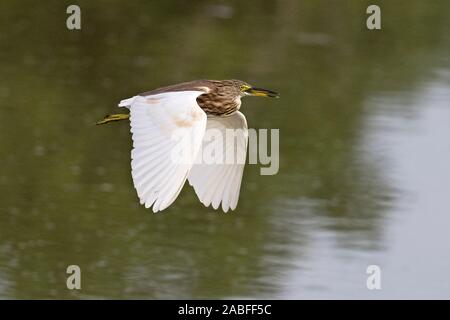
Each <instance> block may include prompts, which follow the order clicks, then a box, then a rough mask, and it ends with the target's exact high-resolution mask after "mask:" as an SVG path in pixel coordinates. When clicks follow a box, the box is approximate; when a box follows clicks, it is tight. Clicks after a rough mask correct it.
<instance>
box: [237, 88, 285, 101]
mask: <svg viewBox="0 0 450 320" xmlns="http://www.w3.org/2000/svg"><path fill="white" fill-rule="evenodd" d="M245 92H246V93H248V94H249V95H251V96H255V97H270V98H279V97H280V96H279V95H278V93H276V92H275V91H271V90H267V89H261V88H254V87H252V88H249V89H247V90H245Z"/></svg>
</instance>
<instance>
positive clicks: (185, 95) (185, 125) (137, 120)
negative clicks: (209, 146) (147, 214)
mask: <svg viewBox="0 0 450 320" xmlns="http://www.w3.org/2000/svg"><path fill="white" fill-rule="evenodd" d="M202 93H203V92H200V91H180V92H168V93H161V94H156V95H151V96H145V97H143V96H135V97H133V98H130V99H126V100H123V101H121V103H120V104H119V106H124V107H129V109H130V122H131V132H132V136H133V150H132V151H131V159H132V160H131V173H132V176H133V183H134V187H135V188H136V191H137V194H138V196H139V199H140V200H141V204H145V207H146V208H149V207H150V206H152V205H153V212H157V211H161V210H164V209H165V208H167V207H168V206H169V205H170V204H171V203H172V202H173V201H175V199H176V198H177V196H178V194H179V193H180V191H181V189H182V187H183V185H184V183H185V181H186V178H187V176H188V173H189V170H190V169H191V167H192V164H193V162H194V160H195V157H196V155H197V153H198V150H199V148H200V146H201V142H202V139H203V135H204V132H205V127H206V114H205V113H204V112H203V110H202V109H201V108H200V107H199V106H198V104H197V101H196V98H197V97H198V96H199V95H200V94H202ZM180 138H182V140H180ZM181 156H184V158H182V157H181Z"/></svg>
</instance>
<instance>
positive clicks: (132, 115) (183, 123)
mask: <svg viewBox="0 0 450 320" xmlns="http://www.w3.org/2000/svg"><path fill="white" fill-rule="evenodd" d="M245 96H260V97H278V94H277V93H276V92H274V91H271V90H267V89H261V88H255V87H253V86H251V85H249V84H248V83H246V82H244V81H241V80H220V81H219V80H195V81H190V82H184V83H180V84H176V85H171V86H168V87H163V88H159V89H155V90H152V91H148V92H144V93H141V94H139V95H136V96H134V97H131V98H129V99H125V100H122V101H120V103H119V107H125V108H128V109H129V110H130V112H129V114H113V115H108V116H106V117H105V118H104V119H103V120H101V121H98V122H97V124H105V123H109V122H113V121H120V120H126V119H130V123H131V133H132V139H133V149H132V151H131V159H132V160H131V174H132V177H133V183H134V187H135V188H136V191H137V194H138V197H139V199H140V202H141V204H142V205H145V207H146V208H150V207H152V209H153V212H158V211H161V210H164V209H166V208H167V207H168V206H170V205H171V204H172V203H173V202H174V201H175V199H176V198H177V197H178V194H179V193H180V191H181V189H182V187H183V185H184V184H185V182H186V179H187V180H188V181H189V184H190V185H191V186H193V188H194V190H195V193H196V194H197V196H198V198H199V200H200V201H201V202H202V203H203V204H204V205H205V206H207V207H208V206H210V205H212V207H213V208H214V209H217V208H219V206H220V204H222V210H223V211H224V212H227V211H228V210H229V209H231V210H234V209H235V208H236V206H237V203H238V199H239V190H240V186H241V180H242V174H243V172H244V165H245V157H246V152H247V141H248V134H247V121H246V119H245V116H244V115H243V114H242V113H241V112H239V109H240V107H241V98H242V97H245ZM227 130H240V131H241V133H243V134H240V135H236V136H235V137H234V138H233V140H230V139H212V138H211V135H208V133H209V132H215V133H216V134H217V133H220V134H222V136H223V137H225V136H226V131H227ZM174 136H178V137H179V138H181V139H184V141H185V142H186V141H187V142H189V143H184V144H182V143H179V140H177V139H174ZM208 136H209V137H208ZM235 140H237V141H235ZM207 148H209V150H219V151H221V152H223V153H225V154H224V155H222V160H223V158H224V157H225V156H227V155H228V154H229V153H233V155H234V154H236V153H237V154H239V153H240V154H243V155H244V161H237V160H236V159H234V158H233V159H234V160H233V161H231V162H230V161H213V162H211V161H205V159H203V158H202V154H201V153H202V151H201V150H206V149H207ZM176 149H177V151H178V152H175V150H176ZM178 149H179V150H178ZM221 152H217V153H218V154H219V153H221ZM174 154H179V155H180V154H182V155H183V156H184V158H183V159H184V160H183V161H176V160H174Z"/></svg>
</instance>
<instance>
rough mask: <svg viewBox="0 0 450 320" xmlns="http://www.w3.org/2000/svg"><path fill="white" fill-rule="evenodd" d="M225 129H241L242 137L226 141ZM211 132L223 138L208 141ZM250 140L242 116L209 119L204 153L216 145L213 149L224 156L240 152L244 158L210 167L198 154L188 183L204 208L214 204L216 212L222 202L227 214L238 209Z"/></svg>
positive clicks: (237, 114)
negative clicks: (221, 152)
mask: <svg viewBox="0 0 450 320" xmlns="http://www.w3.org/2000/svg"><path fill="white" fill-rule="evenodd" d="M226 129H241V130H242V133H243V134H242V135H237V138H236V141H234V140H233V139H226ZM210 130H219V131H220V132H222V137H223V139H222V140H220V139H215V140H212V141H208V140H207V137H208V132H209V131H210ZM247 141H248V132H247V121H246V120H245V116H244V115H243V114H242V113H240V112H236V113H234V114H233V115H231V116H228V117H210V118H208V121H207V126H206V134H205V136H204V141H203V145H202V146H203V148H202V150H203V151H204V149H205V147H206V146H208V145H209V146H211V144H216V145H214V146H213V147H214V149H216V150H218V149H222V150H223V152H224V154H227V153H228V154H229V153H230V152H233V153H234V155H237V154H239V153H241V154H242V155H243V159H242V160H243V161H242V162H237V161H234V162H233V163H226V162H225V163H223V162H222V163H212V164H208V162H207V161H205V159H204V157H203V156H204V154H202V153H201V152H199V154H198V155H197V160H196V163H195V164H194V166H193V167H192V169H191V171H190V173H189V177H188V180H189V184H190V185H191V186H193V187H194V190H195V193H196V194H197V196H198V198H199V200H200V201H201V202H202V203H203V204H204V205H205V206H207V207H208V206H210V205H212V207H213V208H214V209H217V208H218V207H219V205H220V203H222V210H223V211H224V212H227V211H228V210H229V209H231V210H234V209H235V208H236V206H237V203H238V199H239V190H240V187H241V181H242V174H243V172H244V165H245V157H246V152H247ZM218 144H220V145H218ZM235 160H236V159H235Z"/></svg>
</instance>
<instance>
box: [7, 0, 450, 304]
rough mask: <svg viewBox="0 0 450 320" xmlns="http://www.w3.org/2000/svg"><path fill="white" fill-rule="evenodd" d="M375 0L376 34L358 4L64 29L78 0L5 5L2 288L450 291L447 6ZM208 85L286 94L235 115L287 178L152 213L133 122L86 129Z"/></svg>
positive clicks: (307, 4)
mask: <svg viewBox="0 0 450 320" xmlns="http://www.w3.org/2000/svg"><path fill="white" fill-rule="evenodd" d="M376 2H377V4H379V5H380V7H381V10H382V29H381V30H379V31H369V30H367V28H366V25H365V21H366V18H367V15H366V13H365V10H366V8H367V6H368V5H369V4H372V2H368V1H350V0H349V1H294V0H291V1H289V0H286V1H281V0H280V1H270V2H269V1H267V2H263V1H259V2H256V1H164V2H163V1H160V2H159V1H151V2H150V1H127V2H124V1H95V2H93V1H77V4H78V5H79V6H80V7H81V11H82V29H81V30H80V31H69V30H68V29H67V28H66V18H67V16H68V15H67V14H66V7H67V6H68V5H70V4H72V3H71V2H70V1H69V2H67V1H45V2H42V3H39V4H38V3H37V2H32V1H5V0H4V1H2V2H1V3H0V30H1V32H0V70H1V71H0V72H1V73H0V74H1V80H0V99H1V100H0V101H1V115H0V150H1V151H0V164H1V171H0V298H8V299H16V298H63V299H77V298H145V299H153V298H288V299H295V298H347V297H353V298H411V297H412V298H414V297H438V298H450V276H449V270H450V250H449V249H450V248H449V246H450V233H449V232H448V226H449V225H450V216H449V214H450V201H449V192H450V173H449V172H450V171H449V166H448V163H450V139H449V137H450V126H449V122H450V103H449V101H450V58H449V57H450V55H449V52H450V50H449V49H450V2H449V1H445V0H442V1H432V2H431V1H425V0H424V1H419V0H414V1H376ZM199 78H211V79H228V78H237V79H242V80H245V81H247V82H249V83H251V84H253V85H255V86H258V87H265V88H269V89H273V90H275V91H278V92H280V94H281V98H280V99H277V100H269V99H260V98H247V99H245V100H244V101H243V106H242V108H241V111H242V112H243V113H244V114H245V115H246V117H247V121H248V124H249V127H251V128H257V129H259V128H268V129H270V128H279V129H280V170H279V172H278V174H277V175H274V176H261V175H260V174H259V172H260V166H259V165H247V166H246V169H245V172H244V178H243V183H242V188H241V195H240V200H239V204H238V208H237V210H236V211H234V212H233V213H228V214H223V213H221V212H220V211H214V210H212V209H211V208H205V207H203V205H202V204H201V203H200V202H199V201H198V200H197V198H196V196H195V194H194V191H193V189H192V188H191V187H189V186H188V185H186V186H185V187H184V189H183V191H182V192H181V194H180V196H179V198H178V199H177V200H176V202H175V203H174V204H173V205H172V206H171V207H170V208H169V209H167V210H165V211H164V212H163V213H162V214H157V215H155V214H152V213H151V211H150V210H146V209H145V208H144V207H142V206H140V205H139V201H138V199H137V196H136V193H135V190H134V188H133V185H132V181H131V176H130V150H131V137H130V132H129V125H128V124H127V123H125V122H124V123H114V124H111V125H109V126H102V127H97V126H95V125H93V123H95V121H96V120H98V119H100V118H102V117H103V116H104V115H105V114H108V113H112V112H116V111H120V110H119V109H116V107H115V106H116V105H117V103H118V101H120V100H121V99H124V98H128V97H130V96H133V95H134V94H136V93H139V92H143V91H148V90H151V89H153V88H156V87H160V86H164V85H169V84H174V83H178V82H183V81H188V80H193V79H199ZM71 264H76V265H79V266H80V268H81V270H82V271H81V272H82V280H81V283H82V289H81V290H79V291H76V290H75V291H71V290H68V289H67V287H66V277H67V275H66V268H67V266H68V265H71ZM371 264H376V265H379V266H380V268H381V270H382V289H381V290H368V289H367V288H366V278H367V274H366V267H367V266H368V265H371Z"/></svg>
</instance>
